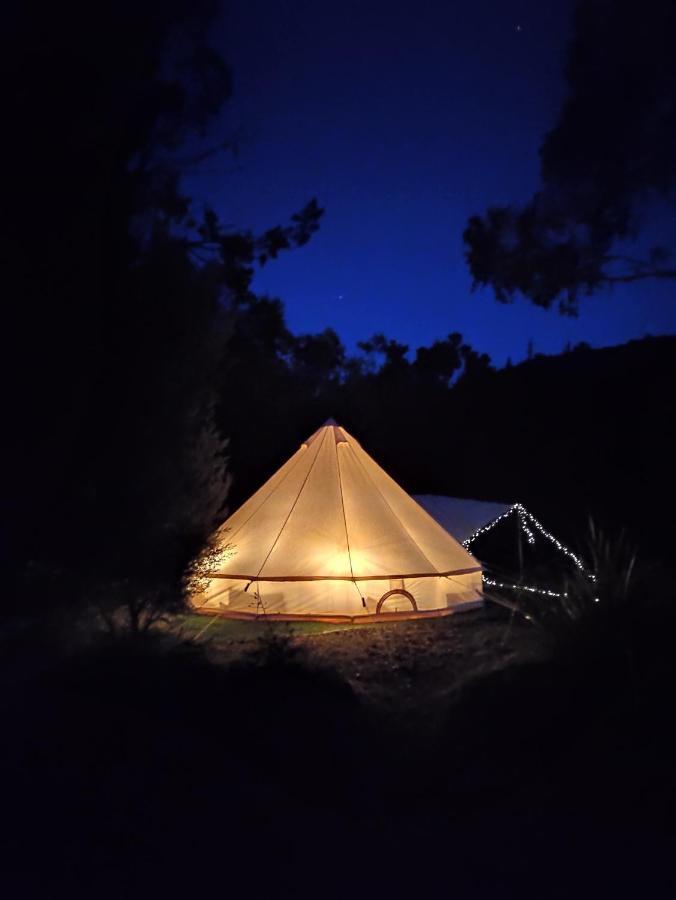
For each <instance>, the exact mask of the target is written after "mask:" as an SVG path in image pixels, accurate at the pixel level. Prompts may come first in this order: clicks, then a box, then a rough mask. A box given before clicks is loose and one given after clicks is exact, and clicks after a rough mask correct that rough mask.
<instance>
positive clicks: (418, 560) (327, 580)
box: [191, 420, 482, 619]
mask: <svg viewBox="0 0 676 900" xmlns="http://www.w3.org/2000/svg"><path fill="white" fill-rule="evenodd" d="M216 541H217V546H218V550H219V554H220V559H217V561H216V566H215V568H214V569H213V570H212V571H211V572H210V574H209V578H208V581H207V584H206V587H205V589H204V590H202V591H200V592H199V593H196V594H194V595H193V597H192V598H191V602H192V605H193V607H194V608H195V609H196V610H197V611H198V612H201V613H207V614H220V615H226V616H232V617H237V618H240V617H250V616H260V615H265V616H271V617H272V616H274V617H284V618H320V619H323V618H327V617H332V616H337V617H350V618H352V617H354V618H370V617H377V616H390V615H392V614H397V615H400V616H401V615H406V616H410V615H424V614H442V613H448V612H451V611H453V609H455V608H457V607H458V606H459V605H460V604H464V605H466V604H467V603H476V602H477V601H480V600H481V585H482V581H481V566H480V565H479V563H478V562H477V561H476V560H475V559H474V558H473V557H472V556H471V555H470V554H469V553H468V551H467V550H466V549H465V548H464V547H462V546H461V544H460V543H459V542H458V541H457V540H456V539H455V538H454V537H452V536H451V535H450V534H449V533H448V532H447V531H446V530H444V528H442V527H441V525H439V524H438V522H436V521H435V520H434V519H433V518H432V517H431V516H430V515H429V514H428V513H427V512H425V510H424V509H423V508H422V507H421V506H420V505H419V504H418V503H416V502H415V500H413V498H412V497H410V496H409V495H408V494H407V493H406V492H405V491H404V490H403V489H402V488H401V487H399V485H398V484H397V483H396V482H395V481H393V479H392V478H390V477H389V475H387V474H386V473H385V472H384V471H383V470H382V469H381V468H380V466H378V464H377V463H376V462H375V461H374V460H373V459H371V457H370V456H369V455H368V454H367V453H366V452H365V451H364V450H363V449H362V447H361V446H360V444H359V443H358V442H357V441H356V440H355V439H354V438H353V437H352V436H351V435H350V434H348V433H347V432H346V431H345V429H344V428H341V427H340V426H338V425H337V424H336V423H335V422H333V421H332V420H329V422H327V423H326V424H325V425H324V426H322V427H321V428H320V429H319V430H318V431H316V432H315V433H314V434H313V435H312V436H311V437H310V438H309V439H308V440H307V441H305V442H304V443H303V444H301V446H300V447H299V449H298V450H297V451H296V453H294V455H293V456H292V457H291V458H290V459H289V460H288V461H287V462H286V463H285V464H284V465H283V466H282V467H281V468H280V469H279V470H278V471H277V472H276V473H275V474H274V475H273V476H272V477H271V478H270V479H269V480H268V481H267V482H266V483H265V484H264V485H263V486H262V487H261V488H260V489H259V490H258V491H257V492H256V493H255V494H254V495H253V496H252V497H251V498H250V499H249V500H247V502H246V503H244V505H243V506H241V507H240V508H239V509H238V510H237V511H236V512H235V513H233V515H231V516H230V518H229V519H227V520H226V521H225V522H224V523H223V525H222V526H221V528H220V529H219V531H218V533H217V535H216Z"/></svg>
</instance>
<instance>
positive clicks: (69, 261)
mask: <svg viewBox="0 0 676 900" xmlns="http://www.w3.org/2000/svg"><path fill="white" fill-rule="evenodd" d="M217 13H218V3H217V2H216V0H208V2H197V3H194V2H186V0H169V2H165V3H161V4H160V3H155V2H153V3H146V4H141V5H139V4H135V3H131V2H129V0H121V2H120V0H116V2H115V3H112V2H109V0H105V2H104V3H102V4H98V5H97V6H96V8H94V7H92V6H91V5H90V4H89V5H87V4H84V3H83V4H82V5H81V6H80V5H78V4H75V5H73V6H71V7H66V8H64V7H63V6H54V5H53V4H40V3H38V4H33V5H30V4H29V5H27V4H21V5H19V4H17V5H16V6H15V7H12V8H11V10H10V14H9V19H8V28H7V29H6V35H8V38H7V39H6V40H5V46H4V47H3V51H4V52H3V54H2V59H1V63H0V64H1V65H2V67H3V79H4V84H5V87H6V88H7V90H6V94H7V103H6V106H5V110H4V112H5V121H6V123H7V126H8V135H9V137H8V140H6V141H5V142H4V150H5V157H6V158H5V160H4V162H5V171H7V172H11V173H12V177H11V179H6V181H5V186H6V190H5V196H4V197H3V199H4V201H5V202H4V204H3V211H4V213H5V215H4V216H3V219H2V221H1V222H0V229H1V230H2V240H1V241H0V247H1V250H0V252H1V253H2V254H3V258H2V262H3V264H4V269H3V274H4V277H5V279H6V283H5V292H4V293H5V297H6V298H7V302H6V303H5V308H4V314H5V324H6V326H7V327H6V328H5V329H3V330H4V332H5V334H6V335H8V336H9V337H10V339H11V343H10V346H8V347H7V348H6V352H5V353H4V354H3V362H5V364H7V366H8V370H7V374H6V378H5V384H12V385H13V390H12V400H13V403H12V404H11V406H10V408H9V409H8V410H6V416H7V421H6V425H7V426H8V428H7V430H8V431H10V433H11V439H12V446H11V451H12V452H11V458H10V462H9V464H8V465H7V466H6V468H5V475H6V476H7V485H6V489H5V491H4V496H5V498H6V499H7V500H8V502H7V503H6V506H5V509H4V512H5V513H6V515H7V521H6V524H5V528H4V530H5V531H6V534H7V536H8V537H7V540H5V541H3V543H2V551H3V552H4V553H5V554H6V556H7V560H6V561H7V564H8V566H7V568H6V571H7V570H8V568H9V566H12V567H13V568H14V570H15V572H16V573H17V574H18V576H19V577H20V578H21V579H22V580H21V583H20V585H19V586H18V590H20V592H21V593H20V596H22V597H23V598H24V600H27V599H28V597H29V594H31V590H32V598H33V599H34V600H36V599H42V600H44V601H45V602H46V603H47V604H49V605H53V604H54V603H55V602H56V600H57V594H58V593H59V592H61V594H62V595H63V600H64V602H66V603H68V604H72V603H73V602H74V601H76V600H77V599H78V597H85V598H86V597H87V596H94V595H95V596H96V597H98V598H99V599H100V600H102V603H103V606H104V607H108V606H109V605H113V606H114V605H115V604H116V603H119V602H120V600H124V601H125V603H126V608H127V612H128V616H129V620H130V622H131V624H132V626H134V627H141V626H142V625H143V623H144V622H146V623H147V622H148V621H150V619H152V617H153V615H154V614H155V613H156V612H157V611H158V610H160V609H162V608H166V607H167V606H169V607H171V606H176V604H177V603H178V602H180V586H181V582H182V577H183V572H184V571H185V569H186V566H189V564H190V561H191V559H192V558H194V555H195V553H196V551H197V549H198V548H199V546H200V544H201V543H202V542H203V541H204V539H205V537H206V535H207V534H208V532H209V530H210V528H212V527H213V525H214V524H215V522H216V521H217V520H218V518H219V517H221V516H222V514H223V504H224V500H225V496H226V493H227V488H228V484H229V478H228V475H227V471H226V453H227V436H228V430H227V427H224V425H227V423H222V422H220V421H219V420H218V417H217V406H218V404H219V403H220V402H221V397H220V396H218V394H217V390H218V388H219V386H220V385H219V381H218V378H217V373H218V371H219V370H220V368H221V367H222V365H223V356H224V353H225V352H226V348H228V347H229V346H231V344H230V339H231V336H232V334H233V332H234V331H236V325H235V324H234V323H235V320H237V319H241V318H242V315H241V312H242V309H243V308H244V307H245V306H247V304H248V305H251V304H252V303H253V302H254V299H255V298H253V297H252V295H251V292H250V282H251V278H252V275H253V267H254V266H255V265H263V264H265V263H266V262H267V261H268V260H270V259H274V258H275V257H276V256H277V255H278V254H279V253H280V252H281V251H282V250H285V249H287V248H289V247H292V246H300V245H302V244H303V243H305V242H306V241H307V240H308V239H309V237H310V236H311V234H312V233H313V231H314V230H315V229H316V227H317V223H318V220H319V218H320V216H321V210H320V209H319V207H318V206H317V204H316V202H314V203H313V202H311V203H310V204H308V205H307V206H306V208H305V209H303V210H301V211H300V212H299V213H297V214H296V215H295V216H293V217H292V220H291V222H290V224H289V225H288V226H279V227H274V228H271V229H269V230H268V231H267V232H265V233H264V234H263V235H260V236H254V235H252V234H250V233H249V232H239V233H238V232H236V231H235V230H234V229H231V228H225V227H223V226H222V225H221V224H220V223H219V221H218V218H217V216H216V215H215V214H214V213H213V212H212V211H207V212H206V214H205V215H204V216H203V218H202V220H201V221H198V220H197V219H196V218H195V217H194V216H193V215H192V211H191V203H190V198H188V197H186V196H185V195H184V194H183V192H182V190H181V186H180V177H181V171H182V164H183V156H184V155H185V152H186V151H185V147H186V145H187V143H188V142H189V141H190V140H192V139H193V138H194V137H195V136H197V137H200V136H202V135H204V134H205V132H206V129H207V127H208V126H210V125H213V123H214V121H215V120H216V117H217V114H218V113H219V111H220V110H221V108H222V107H223V105H224V103H225V102H226V101H227V99H228V97H229V95H230V76H229V72H228V68H227V66H226V64H225V62H224V61H223V59H222V58H221V56H220V54H219V53H217V52H216V51H215V49H214V48H212V47H211V46H210V44H209V40H208V35H209V29H210V27H211V24H212V22H213V20H214V18H215V16H216V14H217ZM254 305H255V304H254ZM228 387H229V389H230V390H232V389H233V387H232V385H230V386H228ZM228 387H226V390H227V389H228ZM10 429H11V430H10ZM10 535H11V540H10V537H9V536H10ZM30 573H33V576H31V577H28V575H30ZM45 573H47V574H45ZM31 586H32V589H31ZM104 600H105V602H104Z"/></svg>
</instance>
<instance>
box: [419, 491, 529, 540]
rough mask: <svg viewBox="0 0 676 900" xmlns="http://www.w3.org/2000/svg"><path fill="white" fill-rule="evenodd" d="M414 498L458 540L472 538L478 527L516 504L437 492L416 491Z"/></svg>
mask: <svg viewBox="0 0 676 900" xmlns="http://www.w3.org/2000/svg"><path fill="white" fill-rule="evenodd" d="M413 499H414V500H415V501H417V502H418V503H419V504H420V505H421V506H422V508H423V509H425V510H427V512H428V513H429V514H430V515H431V516H432V518H433V519H436V521H437V522H438V523H439V524H440V525H441V526H442V527H443V528H445V529H446V531H448V533H449V534H452V535H453V537H454V538H455V539H456V540H457V541H460V543H461V544H464V543H465V542H466V541H467V542H469V541H471V539H472V538H473V537H474V535H475V534H476V533H477V532H478V531H480V530H481V529H482V528H486V526H487V525H490V523H491V522H495V521H496V520H497V519H499V518H500V517H501V516H505V515H506V514H507V513H508V512H510V510H512V509H514V507H515V504H513V503H491V502H487V501H484V500H466V499H464V498H461V497H442V496H440V495H439V494H416V495H414V497H413Z"/></svg>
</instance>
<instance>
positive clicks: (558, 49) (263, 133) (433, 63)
mask: <svg viewBox="0 0 676 900" xmlns="http://www.w3.org/2000/svg"><path fill="white" fill-rule="evenodd" d="M571 6H572V3H571V0H547V2H542V0H513V2H509V0H501V2H497V0H474V2H471V3H470V2H466V0H462V2H461V0H457V2H452V0H447V2H429V0H418V2H401V3H395V2H392V3H386V2H381V0H373V2H370V0H362V2H355V0H342V2H340V3H334V2H326V0H276V2H274V3H273V2H271V0H247V2H241V3H238V4H232V5H231V9H230V10H229V11H228V13H227V17H226V19H225V20H224V22H223V23H222V24H221V25H220V26H219V28H218V30H217V33H216V34H215V37H214V40H215V43H217V44H218V46H219V47H220V48H221V49H222V50H223V52H224V55H225V56H226V59H227V60H228V62H229V63H230V65H231V66H232V68H233V74H234V96H233V100H232V102H231V103H230V104H229V105H228V108H227V114H226V120H225V130H226V132H228V133H230V134H235V135H237V136H238V137H239V139H240V145H241V146H240V156H239V159H238V160H237V161H236V162H233V161H232V160H226V161H222V160H214V159H212V160H210V161H209V162H208V163H206V164H204V166H203V169H202V170H201V171H199V172H194V173H193V174H191V175H190V176H189V177H188V178H187V188H188V190H189V191H191V192H192V195H193V196H194V197H195V198H196V199H197V201H198V203H208V204H209V205H211V206H213V207H214V208H215V209H216V210H217V212H218V213H219V214H220V215H221V217H222V219H223V221H226V222H231V223H232V224H233V225H235V226H239V227H251V228H253V229H262V228H267V227H269V226H272V225H275V224H279V223H282V222H285V221H287V220H288V217H289V216H290V214H291V213H293V212H295V211H296V210H298V209H299V208H300V207H302V206H303V205H304V204H305V203H306V202H307V201H308V200H309V199H310V198H311V197H313V196H314V197H316V198H317V200H318V202H319V203H320V205H321V206H323V207H324V208H325V210H326V213H325V216H324V219H323V220H322V226H321V229H320V231H319V233H318V234H317V235H316V236H315V237H314V238H313V239H312V241H311V242H310V244H309V245H307V246H306V247H304V248H301V249H299V250H296V251H293V252H290V253H287V254H284V255H283V256H282V258H280V259H279V260H277V261H276V262H273V263H271V264H269V266H267V267H265V268H264V269H263V270H261V272H260V273H259V274H258V275H257V276H256V279H255V282H254V289H255V290H256V291H257V292H259V293H267V294H269V295H271V296H277V297H280V298H281V299H282V300H283V301H284V303H285V306H286V312H287V320H288V324H289V326H290V327H291V328H292V330H293V331H295V332H308V331H320V330H322V329H324V328H325V327H327V326H331V327H333V328H334V329H335V330H336V331H337V332H338V334H339V335H340V336H341V338H342V339H343V341H344V342H345V343H346V344H347V346H348V348H350V349H354V347H355V344H356V342H357V341H358V340H360V339H365V338H367V337H370V336H371V334H373V333H374V332H376V331H382V332H384V333H385V334H386V335H387V336H388V337H393V338H396V339H397V340H400V341H402V342H404V343H406V344H409V345H410V346H411V347H412V348H415V347H417V346H419V345H421V344H429V343H431V342H432V341H433V340H435V339H437V338H441V337H444V336H445V335H446V334H448V333H449V332H451V331H460V332H462V334H463V335H464V337H465V339H466V340H468V341H469V342H470V343H471V344H472V345H473V346H474V347H475V348H476V349H477V350H480V351H482V352H487V353H489V354H490V355H491V357H492V358H493V360H494V362H495V363H496V364H497V365H501V364H503V363H504V362H505V360H506V358H507V357H508V356H509V357H511V358H512V360H514V361H516V360H518V359H521V358H523V357H524V356H525V354H526V348H527V344H528V341H529V339H532V340H533V342H534V347H535V350H536V351H539V352H544V353H557V352H560V351H561V350H562V349H563V347H564V345H565V344H566V343H567V342H568V341H572V342H573V343H576V342H578V341H581V340H586V341H588V342H589V343H591V344H592V345H595V346H605V345H609V344H615V343H620V342H623V341H626V340H629V339H630V338H633V337H642V336H644V335H645V334H648V333H652V334H660V333H669V332H674V331H676V302H675V301H674V288H673V286H669V285H667V284H664V283H662V284H652V283H646V284H643V285H641V286H635V285H634V286H631V287H626V288H620V289H615V290H613V291H612V292H607V293H604V294H601V295H598V296H595V297H592V298H588V299H584V300H583V303H582V312H581V315H580V317H579V318H578V319H577V320H571V319H567V318H563V317H561V316H559V315H558V313H556V311H554V310H552V311H549V312H546V311H543V310H540V309H537V308H535V307H533V306H532V305H530V304H528V303H527V302H526V301H524V300H521V301H517V302H516V303H515V304H513V305H511V306H501V305H499V304H497V303H496V302H495V300H494V299H493V296H492V294H491V293H490V292H488V291H484V292H477V293H474V294H471V293H470V284H471V282H470V276H469V272H468V270H467V267H466V265H465V262H464V259H463V246H462V231H463V228H464V226H465V223H466V220H467V218H468V216H469V215H471V214H473V213H479V212H482V211H483V210H484V209H485V208H486V207H487V206H488V205H491V204H496V203H509V202H519V201H522V200H526V199H527V198H528V197H529V195H530V194H531V193H532V191H533V190H534V189H535V188H536V186H537V177H538V155H537V153H538V147H539V145H540V141H541V138H542V135H543V134H544V132H545V131H546V130H547V129H548V128H549V127H551V126H552V125H553V124H554V122H555V120H556V114H557V110H558V107H559V105H560V102H561V100H562V97H563V91H564V84H563V75H562V67H563V62H564V54H565V45H566V40H567V36H568V31H569V24H570V10H571Z"/></svg>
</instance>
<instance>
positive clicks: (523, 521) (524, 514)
mask: <svg viewBox="0 0 676 900" xmlns="http://www.w3.org/2000/svg"><path fill="white" fill-rule="evenodd" d="M511 515H516V516H518V521H519V527H520V528H521V530H522V531H523V533H524V534H525V535H526V539H527V541H528V543H529V544H534V543H535V535H534V534H533V531H532V528H531V526H532V527H533V528H535V530H536V531H538V532H539V533H540V534H541V535H542V536H543V537H544V538H546V539H547V540H548V541H550V542H551V543H552V544H554V546H555V547H556V549H557V550H558V551H559V552H560V553H562V554H563V555H564V556H567V557H568V558H569V559H571V560H572V561H573V562H574V563H575V565H576V566H577V567H578V569H579V570H580V571H581V572H583V573H584V574H585V575H588V577H589V578H590V580H591V581H596V576H595V575H594V574H593V573H591V572H588V571H587V570H586V568H585V566H584V564H583V563H582V560H581V559H580V557H579V556H577V555H576V554H575V553H573V551H572V550H570V549H569V548H568V547H566V545H565V544H562V543H561V541H559V540H558V539H557V538H555V537H554V535H553V534H552V533H551V532H549V531H547V529H546V528H545V527H544V525H543V524H542V523H541V522H539V521H538V520H537V519H536V518H535V516H534V515H533V514H532V513H531V512H529V511H528V510H527V509H526V507H525V506H523V505H522V504H521V503H513V504H512V505H511V506H510V507H509V509H508V510H506V512H504V513H502V514H501V515H499V516H498V517H497V518H496V519H493V520H492V521H491V522H488V523H487V524H486V525H482V526H481V528H477V530H476V531H475V532H474V533H473V534H471V535H470V536H469V537H468V538H467V539H466V540H464V541H463V542H462V544H463V547H465V548H466V549H467V550H469V548H470V546H471V544H473V543H474V541H476V539H477V538H478V537H480V536H481V535H482V534H486V533H487V532H489V531H492V530H493V528H495V526H496V525H497V524H498V523H499V522H501V521H502V520H503V519H506V518H507V517H508V516H511ZM483 583H484V584H485V585H488V586H489V587H496V588H503V589H506V590H515V591H526V592H528V593H530V594H540V595H541V596H543V597H557V598H561V597H567V596H568V594H567V593H563V594H561V593H558V592H557V591H550V590H549V589H547V588H540V587H535V586H534V585H528V584H521V585H517V584H505V583H504V582H501V581H495V580H494V579H492V578H488V577H487V576H486V575H483ZM594 600H595V602H597V603H598V597H594Z"/></svg>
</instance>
